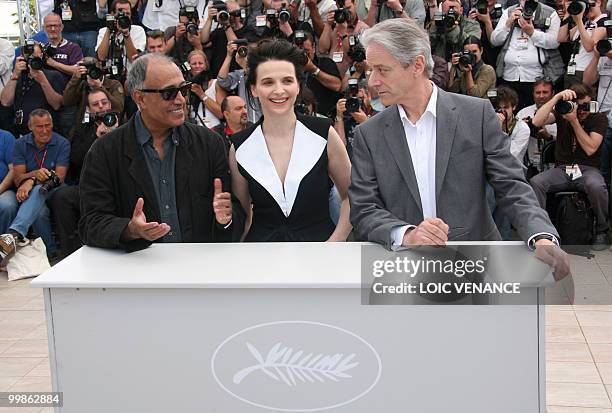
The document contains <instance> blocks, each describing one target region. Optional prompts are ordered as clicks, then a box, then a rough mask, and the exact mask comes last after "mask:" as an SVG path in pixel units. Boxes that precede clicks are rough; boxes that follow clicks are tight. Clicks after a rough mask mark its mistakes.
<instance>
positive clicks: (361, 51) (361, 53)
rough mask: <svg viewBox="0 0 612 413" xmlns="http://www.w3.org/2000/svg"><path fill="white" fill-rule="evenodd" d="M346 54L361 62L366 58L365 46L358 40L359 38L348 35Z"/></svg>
mask: <svg viewBox="0 0 612 413" xmlns="http://www.w3.org/2000/svg"><path fill="white" fill-rule="evenodd" d="M348 56H349V57H350V58H351V59H353V61H354V62H357V63H361V62H363V61H364V60H365V59H366V51H365V48H364V47H363V45H362V44H361V43H360V42H359V38H357V37H355V36H349V50H348Z"/></svg>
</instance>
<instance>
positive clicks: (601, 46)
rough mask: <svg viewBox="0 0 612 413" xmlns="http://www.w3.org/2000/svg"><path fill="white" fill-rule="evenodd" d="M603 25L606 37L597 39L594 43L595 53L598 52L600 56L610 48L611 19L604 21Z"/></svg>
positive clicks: (611, 37) (611, 44)
mask: <svg viewBox="0 0 612 413" xmlns="http://www.w3.org/2000/svg"><path fill="white" fill-rule="evenodd" d="M603 25H604V27H605V28H606V31H607V38H606V39H601V40H599V41H598V42H597V44H596V45H595V49H597V53H599V54H600V55H601V56H605V55H606V54H608V52H609V51H610V50H612V41H611V40H612V20H606V21H604V23H603Z"/></svg>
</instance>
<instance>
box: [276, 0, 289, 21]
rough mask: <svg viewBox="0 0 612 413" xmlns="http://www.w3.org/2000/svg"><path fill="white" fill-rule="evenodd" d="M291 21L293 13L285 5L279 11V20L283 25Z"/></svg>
mask: <svg viewBox="0 0 612 413" xmlns="http://www.w3.org/2000/svg"><path fill="white" fill-rule="evenodd" d="M290 19H291V12H290V11H289V9H288V8H287V5H286V4H285V3H283V5H282V7H281V9H280V10H279V11H278V20H279V21H280V22H281V23H287V22H288V21H289V20H290Z"/></svg>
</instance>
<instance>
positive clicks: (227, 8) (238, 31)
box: [201, 0, 257, 78]
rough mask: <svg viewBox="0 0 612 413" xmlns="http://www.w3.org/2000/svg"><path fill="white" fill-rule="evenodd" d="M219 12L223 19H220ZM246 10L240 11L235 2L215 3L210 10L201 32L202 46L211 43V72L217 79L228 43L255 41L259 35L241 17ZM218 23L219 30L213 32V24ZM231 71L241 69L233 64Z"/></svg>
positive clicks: (231, 0) (230, 0) (232, 0)
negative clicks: (240, 40) (241, 40)
mask: <svg viewBox="0 0 612 413" xmlns="http://www.w3.org/2000/svg"><path fill="white" fill-rule="evenodd" d="M219 11H221V12H223V13H221V18H219ZM245 11H246V10H244V9H240V8H239V7H238V3H236V2H235V1H234V0H228V1H227V2H226V3H225V4H223V2H221V3H219V2H218V1H216V2H214V3H213V5H212V6H211V7H209V10H208V18H207V19H206V23H204V27H203V28H202V32H201V41H202V44H207V43H209V42H210V44H211V45H210V49H211V53H210V72H211V76H212V77H213V78H214V77H217V74H218V73H219V69H220V68H221V65H222V64H223V61H224V60H225V55H226V52H227V43H228V42H233V41H234V40H236V39H249V40H252V39H255V38H256V37H257V33H256V32H255V29H254V28H253V27H251V26H246V25H245V23H246V22H245V21H243V19H242V17H241V13H244V12H245ZM214 21H217V22H218V24H217V28H216V29H215V30H213V31H211V28H212V25H213V22H214ZM230 69H231V70H238V69H240V67H239V66H238V64H237V63H233V64H232V66H231V67H230Z"/></svg>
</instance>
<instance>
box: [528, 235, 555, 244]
mask: <svg viewBox="0 0 612 413" xmlns="http://www.w3.org/2000/svg"><path fill="white" fill-rule="evenodd" d="M541 239H547V240H549V241H551V242H552V243H553V244H555V245H557V246H559V240H557V238H556V237H554V236H552V235H550V234H540V235H536V236H535V237H534V238H533V245H534V246H535V243H536V242H538V241H539V240H541Z"/></svg>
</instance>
